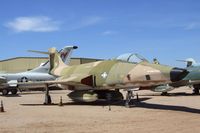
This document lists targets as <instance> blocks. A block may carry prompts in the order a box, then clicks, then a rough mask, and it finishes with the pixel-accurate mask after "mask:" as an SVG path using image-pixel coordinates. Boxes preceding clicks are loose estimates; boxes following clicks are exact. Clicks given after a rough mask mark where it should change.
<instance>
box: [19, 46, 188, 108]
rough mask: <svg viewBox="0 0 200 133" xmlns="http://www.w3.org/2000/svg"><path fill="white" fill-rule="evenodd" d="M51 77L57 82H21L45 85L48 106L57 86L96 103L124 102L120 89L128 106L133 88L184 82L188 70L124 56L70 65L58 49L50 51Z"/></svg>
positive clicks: (70, 95) (83, 100)
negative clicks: (51, 89)
mask: <svg viewBox="0 0 200 133" xmlns="http://www.w3.org/2000/svg"><path fill="white" fill-rule="evenodd" d="M49 58H50V74H52V75H54V76H56V77H58V78H57V79H56V80H54V81H41V82H30V83H19V85H24V84H25V85H26V84H32V85H39V84H40V85H44V86H45V87H46V95H45V104H49V103H50V102H51V99H50V95H49V88H48V86H49V85H51V84H57V85H58V86H59V87H61V88H64V89H69V90H72V92H71V93H70V94H69V95H68V96H69V97H70V98H71V99H72V100H74V101H81V102H94V101H96V100H99V99H106V100H119V99H120V100H121V99H123V96H122V93H121V92H120V91H119V90H120V89H124V90H126V91H127V96H126V105H127V106H128V105H129V103H130V100H131V98H132V97H133V96H134V95H133V93H132V89H134V88H148V87H157V86H159V85H160V86H162V85H164V84H169V83H172V82H177V81H180V80H182V78H184V77H185V76H186V75H187V74H188V71H187V70H185V69H181V68H172V67H170V66H165V65H160V64H152V63H150V62H148V61H147V60H146V59H144V58H143V57H142V56H140V55H138V54H123V55H121V56H119V57H117V58H115V59H112V60H104V61H97V62H93V63H87V64H81V65H74V66H68V65H66V64H64V63H63V61H62V59H61V58H60V56H59V53H58V52H57V50H56V49H55V48H50V49H49Z"/></svg>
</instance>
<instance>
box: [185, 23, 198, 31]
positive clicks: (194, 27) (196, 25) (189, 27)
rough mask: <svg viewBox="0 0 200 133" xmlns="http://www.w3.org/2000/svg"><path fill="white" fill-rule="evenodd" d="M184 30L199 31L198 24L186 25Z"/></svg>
mask: <svg viewBox="0 0 200 133" xmlns="http://www.w3.org/2000/svg"><path fill="white" fill-rule="evenodd" d="M184 29H185V30H195V29H200V23H198V22H193V23H190V24H188V25H185V27H184Z"/></svg>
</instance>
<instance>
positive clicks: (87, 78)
mask: <svg viewBox="0 0 200 133" xmlns="http://www.w3.org/2000/svg"><path fill="white" fill-rule="evenodd" d="M17 84H18V86H19V87H25V86H40V87H41V86H42V87H45V86H46V85H48V86H49V85H54V84H62V85H69V86H80V87H81V86H83V87H87V86H88V87H91V86H93V76H92V75H72V76H70V77H68V78H64V77H61V78H59V79H57V80H54V81H37V82H23V83H22V82H20V83H17Z"/></svg>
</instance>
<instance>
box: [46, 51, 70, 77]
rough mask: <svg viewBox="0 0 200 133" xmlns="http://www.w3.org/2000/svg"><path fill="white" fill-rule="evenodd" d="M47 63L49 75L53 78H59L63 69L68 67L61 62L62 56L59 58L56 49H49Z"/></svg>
mask: <svg viewBox="0 0 200 133" xmlns="http://www.w3.org/2000/svg"><path fill="white" fill-rule="evenodd" d="M49 61H50V69H49V73H50V74H52V75H55V76H60V75H61V72H62V70H63V68H65V67H67V66H68V65H66V64H65V63H64V62H63V60H62V56H60V54H59V53H58V51H57V50H56V48H50V49H49Z"/></svg>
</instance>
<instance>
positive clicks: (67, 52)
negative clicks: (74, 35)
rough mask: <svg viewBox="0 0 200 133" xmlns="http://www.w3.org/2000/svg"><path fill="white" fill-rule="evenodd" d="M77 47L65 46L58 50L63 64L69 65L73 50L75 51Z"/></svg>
mask: <svg viewBox="0 0 200 133" xmlns="http://www.w3.org/2000/svg"><path fill="white" fill-rule="evenodd" d="M77 48H78V47H77V46H66V47H64V48H63V49H61V50H60V52H59V53H60V57H61V59H62V61H63V62H64V63H65V64H67V65H68V64H69V62H70V59H71V55H72V52H73V50H74V49H77Z"/></svg>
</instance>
